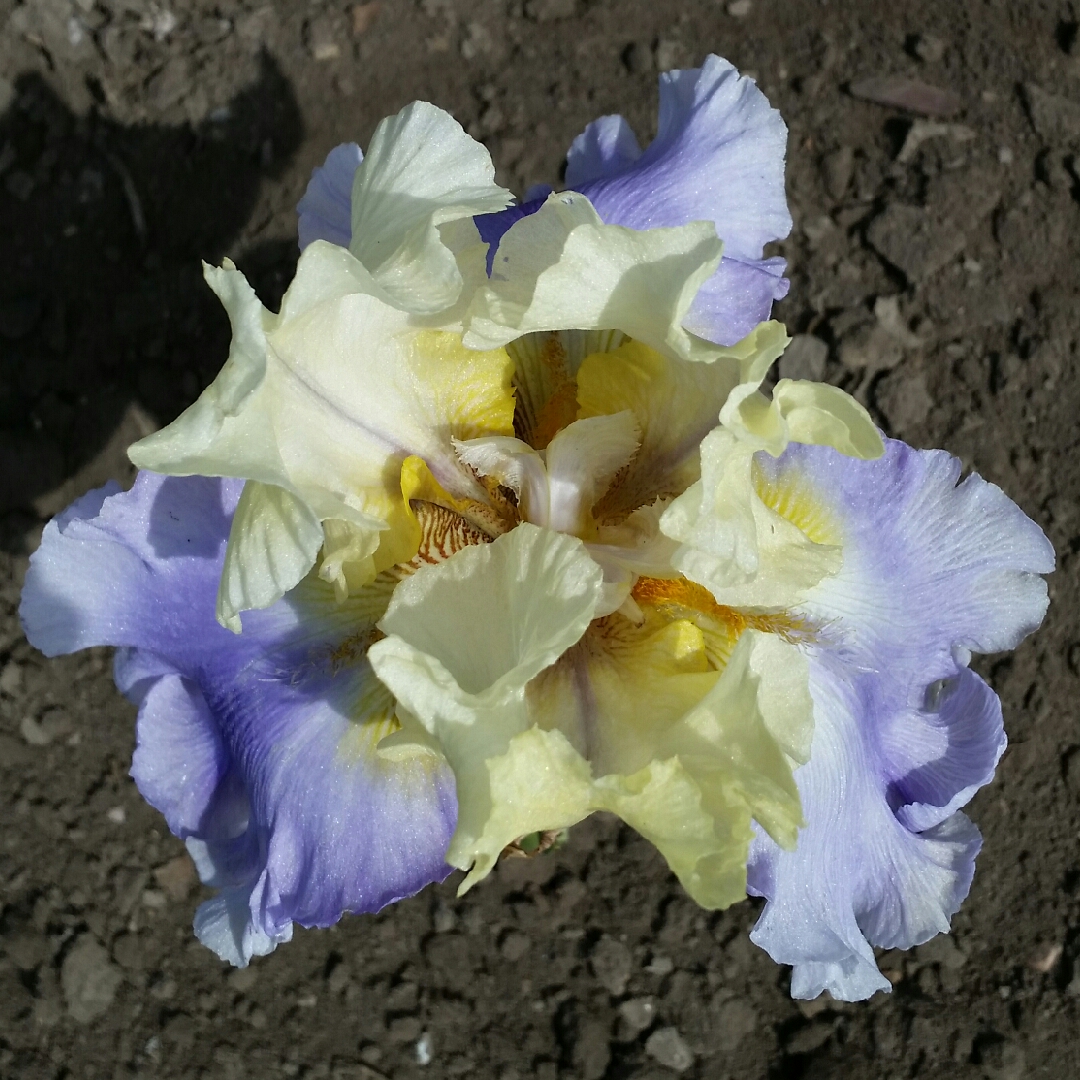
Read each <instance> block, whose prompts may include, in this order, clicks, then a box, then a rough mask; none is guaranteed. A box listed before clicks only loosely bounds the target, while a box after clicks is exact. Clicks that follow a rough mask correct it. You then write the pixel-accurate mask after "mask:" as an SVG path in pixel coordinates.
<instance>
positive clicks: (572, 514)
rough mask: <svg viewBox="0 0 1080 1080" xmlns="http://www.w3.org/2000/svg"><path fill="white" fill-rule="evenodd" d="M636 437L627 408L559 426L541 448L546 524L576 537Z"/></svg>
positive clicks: (631, 451) (630, 452)
mask: <svg viewBox="0 0 1080 1080" xmlns="http://www.w3.org/2000/svg"><path fill="white" fill-rule="evenodd" d="M640 440H641V431H640V429H639V428H638V424H637V420H636V419H635V418H634V414H633V413H632V412H630V411H629V410H624V411H623V412H618V413H614V414H613V415H610V416H590V417H588V418H587V419H584V420H575V421H574V422H573V423H572V424H569V425H568V426H567V427H565V428H563V429H562V431H560V432H559V433H558V434H557V435H556V436H555V438H554V439H552V440H551V442H550V443H549V444H548V448H547V452H546V460H547V471H548V485H549V493H550V494H549V497H550V500H551V502H550V517H549V522H550V526H551V528H553V529H558V530H559V531H560V532H569V533H573V534H574V535H581V534H582V532H583V529H584V527H585V524H586V520H587V516H588V514H589V511H590V510H592V508H593V506H595V505H596V503H597V502H598V501H599V500H600V497H601V496H602V495H603V494H604V493H605V492H606V491H607V489H608V487H609V486H610V484H611V481H612V480H613V479H614V478H615V474H616V473H617V472H618V471H619V470H620V469H622V468H623V467H624V466H625V465H626V464H627V462H629V460H630V459H631V457H633V455H634V454H635V453H636V452H637V448H638V444H639V442H640ZM619 602H620V603H622V601H621V600H620V601H619Z"/></svg>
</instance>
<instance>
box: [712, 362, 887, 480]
mask: <svg viewBox="0 0 1080 1080" xmlns="http://www.w3.org/2000/svg"><path fill="white" fill-rule="evenodd" d="M720 422H721V423H722V424H724V425H725V426H727V427H728V428H730V429H731V430H732V431H734V432H736V433H737V434H738V435H739V436H740V437H741V438H742V439H743V440H744V441H746V442H747V443H748V444H751V445H752V446H753V448H754V449H755V450H766V451H768V452H769V453H770V454H772V456H773V457H779V456H780V455H781V454H782V453H783V452H784V450H785V448H786V447H787V444H788V443H789V442H800V443H809V444H812V445H815V446H831V447H833V448H834V449H836V450H839V451H840V453H842V454H847V455H848V456H849V457H857V458H863V459H864V460H873V459H875V458H879V457H881V455H882V454H883V453H884V451H885V444H884V443H883V442H882V441H881V434H880V433H879V432H878V430H877V428H876V427H875V426H874V422H873V420H871V419H870V414H869V413H868V412H867V411H866V409H864V408H863V406H862V405H860V404H859V403H858V402H857V401H856V400H855V399H854V398H853V397H852V396H851V395H850V394H846V393H844V391H843V390H841V389H840V388H839V387H836V386H829V385H828V384H827V383H820V382H809V381H805V380H801V379H799V380H793V379H781V380H780V381H779V382H778V383H777V384H776V386H775V387H774V388H773V392H772V398H771V400H770V399H769V398H766V397H765V395H764V394H762V393H761V392H760V391H759V390H757V388H756V386H755V385H751V384H750V383H744V384H742V385H741V386H739V387H737V388H736V389H735V390H734V391H733V392H732V393H731V395H730V396H729V398H728V400H727V402H726V403H725V405H724V408H723V409H722V410H721V412H720Z"/></svg>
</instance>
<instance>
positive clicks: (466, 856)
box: [368, 524, 602, 887]
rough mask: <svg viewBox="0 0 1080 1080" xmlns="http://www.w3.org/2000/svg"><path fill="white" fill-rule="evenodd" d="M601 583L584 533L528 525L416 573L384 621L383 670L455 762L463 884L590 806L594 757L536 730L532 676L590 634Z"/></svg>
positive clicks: (378, 650) (379, 657) (455, 859)
mask: <svg viewBox="0 0 1080 1080" xmlns="http://www.w3.org/2000/svg"><path fill="white" fill-rule="evenodd" d="M601 587H602V583H601V575H600V570H599V567H597V566H596V564H595V563H594V562H593V561H592V559H590V558H589V556H588V555H587V554H586V552H585V548H584V545H583V544H582V543H581V541H580V540H576V539H574V538H573V537H569V536H564V535H562V534H559V533H555V532H552V531H551V530H550V529H539V528H536V527H534V526H532V525H529V524H523V525H519V526H518V527H517V528H516V529H514V530H512V531H511V532H509V533H507V534H506V535H504V536H502V537H500V538H499V539H498V540H496V541H494V542H493V543H491V544H487V545H484V546H482V547H481V546H478V547H470V548H466V549H464V550H462V551H460V552H458V553H457V554H456V555H454V556H453V557H452V558H450V559H448V560H447V561H446V562H443V563H439V564H438V565H436V566H429V567H424V568H423V569H421V570H419V571H417V573H416V574H414V575H413V576H412V577H410V578H407V579H406V580H405V581H403V582H402V583H401V584H400V585H399V586H398V587H397V589H396V590H395V592H394V596H393V599H392V600H391V602H390V607H389V608H388V610H387V613H386V615H385V616H384V618H383V619H382V621H381V622H380V623H379V626H380V628H381V629H382V630H383V631H384V632H385V633H386V634H387V635H388V636H387V637H386V638H384V639H383V640H382V641H379V642H376V643H375V645H373V646H372V648H371V649H370V651H369V653H368V659H369V660H370V662H371V665H372V667H373V668H374V670H375V673H376V674H377V675H378V677H379V678H380V679H381V680H382V681H383V682H384V683H385V684H386V686H387V687H389V689H390V690H391V692H392V693H393V694H394V695H395V697H396V698H397V699H398V701H399V703H400V705H401V707H402V708H403V709H404V710H406V711H407V713H408V714H409V716H411V717H415V719H416V720H417V721H418V722H419V723H420V724H421V725H422V726H423V728H424V729H425V730H426V731H427V732H428V733H429V734H430V735H432V736H434V737H435V738H436V739H437V741H438V743H439V745H440V746H441V748H442V750H443V752H444V753H445V754H446V757H447V760H448V761H449V763H450V766H451V768H452V769H453V770H454V775H455V778H456V782H457V792H458V825H457V831H456V832H455V834H454V839H453V841H452V842H451V845H450V850H449V852H448V853H447V859H448V861H449V862H451V863H452V864H453V865H456V866H459V867H462V868H468V867H470V866H472V867H473V868H474V874H473V875H472V876H471V877H470V879H469V880H468V881H467V882H466V887H467V885H468V884H471V881H472V880H475V878H476V877H477V876H483V874H486V873H487V871H488V870H489V869H490V868H491V866H492V865H493V864H494V861H495V859H496V858H497V857H498V854H499V852H500V851H501V850H502V848H503V847H504V846H505V845H506V844H508V843H510V842H511V841H512V840H514V839H516V838H517V837H518V836H520V835H523V833H525V832H530V831H536V830H538V829H545V828H557V827H561V826H562V825H565V824H570V823H571V821H572V820H577V819H578V818H579V817H581V816H584V813H585V812H586V808H585V807H586V804H585V802H584V801H583V798H582V792H581V788H582V775H583V776H584V787H585V791H586V792H587V778H588V766H587V765H586V764H585V763H584V762H582V761H580V760H579V759H578V758H577V755H576V752H574V751H573V750H572V748H571V747H570V745H569V743H567V742H566V740H565V738H564V737H562V736H561V735H558V733H540V732H536V734H532V733H529V732H528V730H527V729H529V726H530V722H529V712H528V708H527V706H526V702H525V685H526V683H528V682H529V681H530V680H531V679H532V678H533V677H534V676H535V675H536V674H538V673H539V672H540V671H542V670H543V669H544V668H546V667H548V666H550V665H551V664H552V663H554V661H555V660H556V659H558V657H559V656H560V655H562V653H563V652H565V651H566V650H567V649H568V648H570V646H572V645H573V644H574V643H575V642H576V641H577V640H578V639H579V638H580V637H581V635H582V634H583V633H584V632H585V629H586V628H587V627H588V625H589V622H590V620H591V619H592V617H593V614H594V612H595V610H596V606H597V603H598V601H599V599H600V595H601ZM521 736H524V738H521ZM560 740H561V741H560ZM526 761H531V762H532V763H533V765H534V766H536V767H537V768H541V772H540V773H537V772H535V771H532V769H531V768H530V767H528V766H527V764H525V762H526ZM545 769H546V770H547V772H548V774H549V775H548V776H547V778H546V779H544V780H543V781H542V782H537V777H538V776H543V775H544V770H545ZM582 770H584V771H583V773H582ZM575 777H577V779H575ZM507 787H509V788H510V790H505V788H507ZM514 804H516V805H514ZM508 807H509V809H508ZM568 819H569V820H568Z"/></svg>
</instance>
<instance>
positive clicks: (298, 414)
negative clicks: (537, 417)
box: [131, 243, 514, 595]
mask: <svg viewBox="0 0 1080 1080" xmlns="http://www.w3.org/2000/svg"><path fill="white" fill-rule="evenodd" d="M208 277H209V279H210V280H211V282H212V284H214V285H215V287H216V288H217V290H218V292H219V294H220V295H221V297H222V299H223V301H224V302H225V303H226V304H227V305H229V310H230V317H231V318H232V320H233V323H234V325H235V326H236V327H237V330H236V335H235V339H234V347H233V352H232V354H231V356H230V361H229V363H228V364H227V365H226V367H225V369H224V370H223V371H222V373H221V375H220V376H219V377H218V380H215V383H214V384H212V385H211V386H210V387H209V388H208V389H207V390H206V391H205V392H204V394H203V395H202V397H201V398H200V399H199V401H197V402H196V403H195V405H193V406H192V407H191V408H190V409H188V410H187V411H186V412H185V413H184V414H183V415H182V416H181V417H180V418H179V419H178V420H177V421H175V422H174V423H173V424H170V425H169V426H168V427H167V428H165V429H164V430H163V431H162V432H158V433H157V434H156V435H155V436H153V437H152V438H150V439H147V440H143V442H141V443H138V444H136V445H135V446H134V447H133V448H132V451H131V455H132V459H133V460H134V461H136V462H137V463H138V464H139V465H140V466H141V467H144V468H152V469H154V470H155V471H158V472H164V473H169V474H174V475H187V474H191V473H199V474H202V475H207V476H238V477H243V478H244V479H249V480H257V481H259V482H261V483H264V484H267V485H272V486H275V487H278V488H282V489H284V490H287V491H289V492H290V493H291V494H292V495H293V496H295V497H296V498H297V499H298V500H300V501H301V502H302V503H303V504H304V505H305V506H306V507H307V509H308V510H309V511H310V513H311V514H312V515H314V517H315V518H316V519H317V520H318V521H328V520H329V521H336V522H343V523H347V524H342V525H333V526H331V527H330V532H331V536H330V538H329V539H330V545H329V546H330V550H329V551H328V553H327V554H328V561H327V562H326V564H325V573H326V575H327V577H328V579H329V580H332V581H334V582H335V584H336V586H337V587H338V588H339V590H340V589H341V588H343V587H345V586H348V587H354V586H355V585H357V584H362V583H363V581H365V580H370V577H371V575H372V574H373V573H374V572H378V571H380V570H382V569H385V568H387V567H388V566H390V565H393V564H394V563H396V562H400V561H406V560H408V559H409V558H411V557H412V555H413V554H414V553H415V551H416V546H415V545H416V543H417V540H418V535H419V534H418V531H417V529H416V523H415V520H414V519H413V517H412V515H411V514H410V513H409V511H408V507H407V506H406V504H405V500H404V497H403V495H402V491H401V469H402V466H403V463H404V461H405V460H406V459H407V458H408V457H409V456H418V457H421V458H423V460H424V461H425V462H426V463H427V465H428V466H429V467H430V469H431V470H432V473H433V474H434V476H435V478H436V479H437V480H438V482H439V483H440V484H441V485H442V486H443V487H444V488H445V489H446V490H447V491H450V492H452V493H453V494H454V495H455V497H459V498H462V499H472V500H474V501H476V502H479V503H483V502H485V501H486V500H487V496H486V493H485V491H484V489H483V488H482V487H481V486H480V485H479V484H477V482H476V480H475V478H474V477H473V475H472V473H471V472H470V471H469V470H468V469H467V468H465V467H464V466H463V465H462V464H461V462H460V461H459V460H458V458H457V455H456V454H455V453H454V451H453V447H452V445H451V440H452V439H454V438H459V439H469V438H475V437H478V436H483V435H488V434H504V433H505V434H509V433H511V432H512V431H513V414H514V400H513V393H512V390H511V386H510V379H511V374H512V362H511V361H510V358H509V356H507V354H506V353H505V351H503V350H501V349H500V350H496V351H494V352H476V351H473V350H469V349H466V348H465V347H464V346H463V345H462V344H461V339H460V335H458V334H455V333H451V332H448V331H441V330H434V329H423V328H417V327H416V326H414V325H413V323H412V322H411V317H410V316H409V315H407V314H406V313H404V312H402V311H399V310H396V309H395V308H393V307H391V306H389V305H387V304H386V303H384V302H383V301H382V300H381V299H379V297H378V296H377V295H375V294H374V293H373V292H372V291H371V289H372V285H371V280H370V275H369V274H368V272H367V271H366V270H365V269H364V268H363V267H362V266H361V265H360V264H359V263H358V262H357V261H356V259H354V258H353V257H352V256H351V255H350V254H349V253H348V252H346V251H344V250H343V249H341V248H336V247H334V245H330V244H323V243H315V244H312V245H310V246H309V247H308V248H307V249H306V250H305V251H304V253H303V254H302V255H301V258H300V263H299V266H298V269H297V275H296V279H295V280H294V282H293V285H292V286H291V287H290V290H289V293H288V294H287V295H286V298H285V300H284V302H283V304H282V314H281V316H278V317H273V316H269V315H267V314H266V313H265V312H263V311H262V309H261V306H260V305H259V304H258V301H257V299H255V298H254V294H253V293H252V292H251V291H250V288H249V287H248V286H247V284H246V282H244V280H243V278H242V276H241V275H240V274H239V273H238V272H237V271H235V270H230V269H225V270H222V271H215V272H211V273H209V274H208ZM376 533H377V534H378V547H377V549H376V550H375V551H374V552H371V551H370V550H369V549H370V547H371V542H372V538H373V537H374V535H375V534H376ZM410 545H411V546H410ZM369 560H370V561H369ZM347 565H348V566H349V567H351V569H346V567H347ZM267 595H269V594H267Z"/></svg>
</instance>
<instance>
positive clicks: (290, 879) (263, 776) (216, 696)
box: [20, 472, 456, 965]
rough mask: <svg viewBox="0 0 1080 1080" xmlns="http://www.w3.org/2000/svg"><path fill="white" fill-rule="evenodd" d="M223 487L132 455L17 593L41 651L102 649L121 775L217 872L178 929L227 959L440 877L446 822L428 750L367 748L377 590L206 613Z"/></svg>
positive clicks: (437, 771)
mask: <svg viewBox="0 0 1080 1080" xmlns="http://www.w3.org/2000/svg"><path fill="white" fill-rule="evenodd" d="M241 488H242V484H241V483H240V482H239V481H235V480H218V479H207V478H204V477H188V478H175V477H171V478H165V477H162V476H158V475H155V474H152V473H146V472H143V473H141V474H140V475H139V477H138V479H137V481H136V483H135V487H134V488H133V489H132V490H131V491H130V492H116V491H115V490H114V491H113V493H111V494H110V493H109V492H107V491H106V492H94V493H91V494H90V495H88V496H85V497H84V498H83V499H81V500H79V501H78V502H77V503H75V504H74V505H73V506H72V507H71V508H69V510H68V511H66V512H65V513H64V514H62V515H60V517H58V518H57V519H56V520H54V521H53V522H51V523H50V524H49V525H48V526H47V527H46V529H45V532H44V535H43V537H42V544H41V547H40V548H39V550H38V551H37V552H36V553H35V554H34V556H33V558H32V559H31V565H30V570H29V572H28V574H27V579H26V585H25V587H24V590H23V600H22V606H21V609H20V613H21V616H22V619H23V625H24V627H25V629H26V632H27V636H28V638H29V639H30V641H31V642H32V643H33V644H35V645H36V646H37V647H38V648H40V649H41V650H42V651H43V652H45V653H46V654H47V655H57V654H59V653H63V652H71V651H73V650H75V649H79V648H85V647H87V646H91V645H116V646H120V647H121V648H120V651H119V652H118V654H117V661H116V677H117V685H118V686H119V687H120V689H121V690H122V691H124V693H126V694H127V695H128V696H129V697H130V698H131V699H132V700H133V701H135V702H136V703H137V704H138V706H139V719H138V727H137V735H138V739H137V749H136V751H135V756H134V760H133V766H132V774H133V776H134V778H135V780H136V783H137V784H138V786H139V788H140V791H141V792H142V793H143V795H144V796H145V797H146V799H147V800H148V801H149V802H150V803H151V804H153V805H154V806H155V807H157V808H158V809H159V810H160V811H161V812H162V813H163V814H164V815H165V818H166V820H167V822H168V824H169V827H170V829H172V831H173V832H174V833H176V835H178V836H180V837H181V838H183V839H185V840H186V842H187V844H188V847H189V850H190V851H191V853H192V856H193V857H194V858H195V861H196V864H197V866H198V868H199V870H200V873H201V875H202V877H203V879H204V880H205V881H206V882H207V883H208V884H210V885H212V886H214V887H220V888H222V890H223V891H222V892H221V893H220V894H219V895H218V896H217V897H216V898H215V899H214V900H211V901H208V902H207V903H206V904H204V905H203V906H202V907H201V908H200V909H199V912H198V914H197V915H196V919H195V926H196V931H197V933H198V934H199V936H200V938H201V939H202V940H203V941H204V942H205V943H206V944H208V945H209V946H210V947H211V948H213V949H214V950H215V951H216V952H217V953H218V954H219V955H220V956H222V957H223V958H224V959H227V960H230V961H231V962H232V963H234V964H240V965H242V964H246V963H247V961H248V960H249V959H250V958H251V956H253V955H260V954H262V953H265V952H268V951H269V950H270V949H271V948H272V947H273V946H274V945H275V944H276V943H278V942H281V941H286V940H288V938H289V937H290V935H291V933H292V925H293V922H298V923H300V924H301V925H305V926H326V925H329V924H331V923H334V922H336V921H337V920H338V919H339V918H340V917H341V915H342V914H343V913H344V912H347V911H353V912H362V911H376V910H378V909H379V908H381V907H383V906H384V905H385V904H388V903H390V902H392V901H394V900H397V899H400V898H402V897H404V896H408V895H411V894H413V893H415V892H416V891H418V890H419V889H421V888H423V887H424V886H425V885H427V884H428V883H429V882H432V881H437V880H441V879H442V878H444V877H445V876H446V874H447V873H449V870H450V868H449V867H448V866H447V865H446V863H445V862H444V858H443V857H444V855H445V852H446V848H447V845H448V843H449V840H450V836H451V835H452V833H453V830H454V825H455V819H456V802H455V798H454V786H453V778H452V775H451V774H450V772H449V770H448V769H446V768H445V767H444V766H443V765H442V764H441V763H440V762H439V761H438V760H437V759H435V758H434V757H420V758H416V759H413V760H408V761H389V760H384V759H383V758H382V757H380V756H378V755H377V754H376V753H375V746H376V743H377V742H378V740H379V738H381V736H382V734H384V733H385V732H386V731H387V730H388V725H389V724H390V723H391V721H390V714H391V712H392V707H393V703H392V700H391V699H390V698H389V695H388V693H387V692H386V690H385V689H384V688H383V687H382V684H381V683H379V682H378V681H377V680H376V679H375V676H374V674H373V673H372V671H371V669H370V666H369V665H368V663H367V659H366V651H365V650H366V643H367V640H368V637H369V635H370V628H371V626H373V625H374V621H375V620H376V619H377V618H379V617H381V614H382V609H383V607H384V606H385V603H384V602H383V603H382V604H381V605H380V603H379V598H378V596H376V598H375V601H372V599H371V590H368V591H367V592H366V593H365V596H366V599H361V600H352V599H350V600H349V601H347V602H346V603H344V604H341V605H338V604H337V603H336V602H335V600H334V597H333V592H332V590H331V588H330V586H328V585H326V584H325V583H323V582H320V581H319V580H318V579H317V578H314V577H309V578H308V579H305V581H304V582H302V583H301V584H300V586H298V587H297V588H296V589H294V590H293V592H291V593H290V594H289V595H288V596H286V597H285V598H284V599H283V600H281V601H279V602H278V603H277V604H275V605H274V606H273V607H271V608H267V609H265V610H263V611H258V612H252V613H251V616H250V617H249V618H246V619H245V621H244V632H243V633H242V634H240V635H234V634H231V633H229V632H228V631H226V630H224V629H222V627H220V626H219V625H218V623H217V621H216V620H215V618H214V602H215V597H216V593H217V586H218V579H219V576H220V573H221V566H222V561H223V558H224V552H225V544H226V540H227V538H228V534H229V526H230V523H231V518H232V514H233V512H234V510H235V506H236V502H237V500H238V498H239V496H240V491H241ZM387 598H388V597H387ZM365 605H366V607H365ZM373 605H374V606H373ZM369 609H370V610H369Z"/></svg>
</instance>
